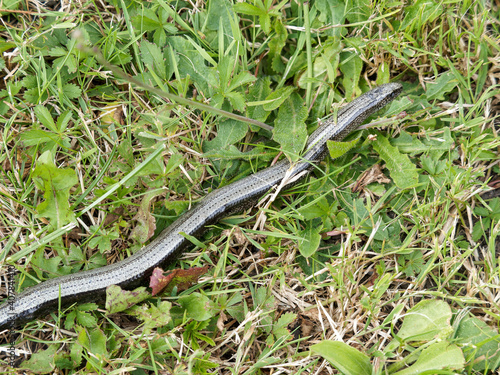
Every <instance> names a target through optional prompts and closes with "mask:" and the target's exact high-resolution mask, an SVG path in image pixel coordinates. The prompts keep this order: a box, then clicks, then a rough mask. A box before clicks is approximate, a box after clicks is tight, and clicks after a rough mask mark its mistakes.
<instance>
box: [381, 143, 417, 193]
mask: <svg viewBox="0 0 500 375" xmlns="http://www.w3.org/2000/svg"><path fill="white" fill-rule="evenodd" d="M372 145H373V149H374V150H375V151H376V152H377V153H378V154H379V155H380V157H381V158H382V159H383V160H384V161H385V163H386V166H387V169H388V170H389V174H390V175H391V178H392V180H393V181H394V183H395V184H396V186H397V187H399V188H400V189H406V188H409V187H412V186H414V185H415V184H417V182H418V172H417V168H416V167H415V165H414V164H413V163H412V162H411V161H410V159H409V158H408V156H407V155H404V154H401V153H400V152H399V150H398V149H397V148H396V147H393V146H391V144H390V143H389V141H388V140H387V138H385V137H384V136H383V135H382V134H380V133H378V134H377V139H376V140H375V141H374V142H372Z"/></svg>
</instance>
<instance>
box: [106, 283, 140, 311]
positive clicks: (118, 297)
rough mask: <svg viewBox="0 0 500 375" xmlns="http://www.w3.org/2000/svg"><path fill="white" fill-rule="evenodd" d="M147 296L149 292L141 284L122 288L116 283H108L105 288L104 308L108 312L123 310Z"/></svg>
mask: <svg viewBox="0 0 500 375" xmlns="http://www.w3.org/2000/svg"><path fill="white" fill-rule="evenodd" d="M149 297H150V294H149V292H148V291H147V290H146V288H145V287H143V286H141V287H139V288H136V289H134V290H123V289H122V288H120V287H119V286H118V285H110V286H108V287H107V288H106V310H107V311H108V314H114V313H117V312H120V311H124V310H126V309H128V308H130V307H132V306H134V305H136V304H137V303H139V302H142V301H144V300H145V299H147V298H149Z"/></svg>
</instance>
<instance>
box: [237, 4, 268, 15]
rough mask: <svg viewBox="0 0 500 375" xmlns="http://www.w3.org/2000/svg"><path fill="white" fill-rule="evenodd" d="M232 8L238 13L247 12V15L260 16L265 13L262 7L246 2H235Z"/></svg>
mask: <svg viewBox="0 0 500 375" xmlns="http://www.w3.org/2000/svg"><path fill="white" fill-rule="evenodd" d="M233 10H234V11H235V12H238V13H243V14H247V15H249V16H260V15H262V14H266V11H265V10H264V9H260V8H258V7H256V6H255V5H252V4H248V3H236V4H234V5H233Z"/></svg>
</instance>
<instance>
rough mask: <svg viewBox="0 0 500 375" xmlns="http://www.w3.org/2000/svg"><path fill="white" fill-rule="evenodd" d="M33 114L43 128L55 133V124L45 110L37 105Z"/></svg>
mask: <svg viewBox="0 0 500 375" xmlns="http://www.w3.org/2000/svg"><path fill="white" fill-rule="evenodd" d="M34 112H35V116H36V118H37V120H38V121H40V123H41V124H42V125H43V126H45V127H46V128H47V129H49V130H52V131H53V132H54V133H57V128H56V124H55V122H54V119H53V118H52V115H51V114H50V112H49V110H48V109H47V108H45V107H44V106H43V105H41V104H39V105H37V106H36V107H35V109H34Z"/></svg>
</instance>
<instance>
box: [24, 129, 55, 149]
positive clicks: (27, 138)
mask: <svg viewBox="0 0 500 375" xmlns="http://www.w3.org/2000/svg"><path fill="white" fill-rule="evenodd" d="M21 140H22V141H23V143H24V145H25V146H35V145H37V144H39V143H46V142H51V141H52V142H55V143H58V142H60V138H59V137H58V136H57V135H55V134H54V133H50V132H48V131H45V130H40V129H31V130H28V131H27V132H24V133H21Z"/></svg>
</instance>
